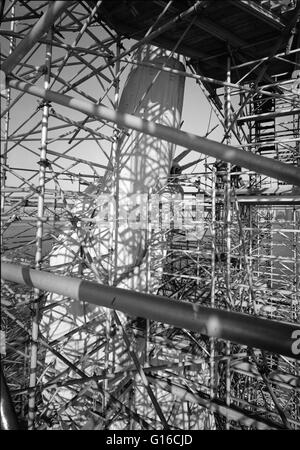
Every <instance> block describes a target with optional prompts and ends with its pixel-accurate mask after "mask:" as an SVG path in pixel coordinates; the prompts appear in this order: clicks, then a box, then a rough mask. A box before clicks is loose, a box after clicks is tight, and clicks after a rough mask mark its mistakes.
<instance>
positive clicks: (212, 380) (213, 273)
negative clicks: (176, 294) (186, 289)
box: [209, 167, 216, 429]
mask: <svg viewBox="0 0 300 450" xmlns="http://www.w3.org/2000/svg"><path fill="white" fill-rule="evenodd" d="M211 239H212V248H211V292H210V296H211V297H210V306H211V307H212V308H214V307H215V292H216V168H215V167H213V168H212V198H211ZM209 346H210V357H209V369H210V386H209V388H210V389H209V395H210V399H211V400H213V399H214V397H215V338H214V337H210V338H209ZM212 424H213V411H210V427H209V428H210V429H213V428H212Z"/></svg>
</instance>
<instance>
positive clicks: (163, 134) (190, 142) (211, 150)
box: [8, 79, 300, 186]
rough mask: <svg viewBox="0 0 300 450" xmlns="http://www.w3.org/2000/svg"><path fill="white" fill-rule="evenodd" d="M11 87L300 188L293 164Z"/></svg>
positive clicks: (58, 96)
mask: <svg viewBox="0 0 300 450" xmlns="http://www.w3.org/2000/svg"><path fill="white" fill-rule="evenodd" d="M8 85H9V86H10V87H12V88H15V89H18V90H20V91H25V92H27V93H28V94H31V95H35V96H37V97H40V98H44V99H45V100H48V101H51V102H54V103H59V104H60V105H63V106H67V107H69V108H72V109H74V110H76V111H81V112H83V113H86V114H87V115H90V116H93V117H95V118H99V119H104V120H108V121H111V122H113V123H116V124H118V126H119V127H121V128H122V127H125V128H132V129H134V130H137V131H140V132H142V133H145V134H148V135H150V136H155V137H157V138H160V139H164V140H166V141H168V142H172V143H174V144H176V145H181V146H183V147H187V148H190V149H191V150H194V151H197V152H199V153H204V154H206V155H209V156H212V157H214V158H217V159H221V160H222V161H225V162H230V163H234V164H237V165H239V166H241V167H245V168H247V169H249V170H253V171H256V172H257V173H261V174H264V175H267V176H269V177H272V178H276V179H278V180H282V181H285V182H287V183H289V184H294V185H297V186H300V170H299V168H297V167H294V166H292V165H290V164H285V163H282V162H279V161H276V160H273V159H270V158H266V157H264V156H259V155H256V154H253V153H250V152H246V151H244V150H241V149H238V148H235V147H232V146H228V145H224V144H221V143H219V142H215V141H211V140H209V139H206V138H202V137H200V136H197V135H195V134H192V133H186V132H184V131H181V130H177V129H174V128H172V127H167V126H165V125H160V124H157V123H154V122H151V121H148V120H145V119H141V118H139V117H136V116H133V115H131V114H126V113H125V114H124V113H121V112H119V111H114V110H110V109H109V108H106V107H103V106H98V105H95V104H93V103H91V102H88V101H82V100H79V99H76V98H74V97H70V96H68V95H63V94H58V93H56V92H53V91H50V90H45V89H42V88H39V87H37V86H33V85H31V84H29V83H24V82H22V81H17V80H12V79H10V80H9V82H8Z"/></svg>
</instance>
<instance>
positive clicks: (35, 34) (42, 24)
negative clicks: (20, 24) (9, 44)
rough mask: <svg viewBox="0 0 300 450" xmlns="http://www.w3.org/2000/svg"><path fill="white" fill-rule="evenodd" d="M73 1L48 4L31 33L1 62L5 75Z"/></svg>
mask: <svg viewBox="0 0 300 450" xmlns="http://www.w3.org/2000/svg"><path fill="white" fill-rule="evenodd" d="M73 3H74V2H73V1H55V2H50V3H49V6H48V9H47V11H46V12H45V13H44V15H43V16H42V17H41V18H40V19H39V20H38V22H37V23H36V24H35V25H34V26H33V28H32V29H31V31H30V32H29V33H28V34H27V36H25V38H24V39H23V40H22V41H21V42H20V43H19V45H18V46H17V47H16V48H15V50H14V51H13V52H12V54H11V55H9V56H8V58H7V59H6V60H5V61H4V62H3V64H2V67H1V69H2V70H3V72H5V73H6V74H9V73H11V72H12V71H13V69H14V68H15V67H16V66H17V64H18V63H19V62H20V61H21V60H22V58H23V57H24V56H25V55H26V54H27V53H28V52H29V50H31V49H32V47H33V46H34V45H35V44H36V43H37V42H38V40H39V39H40V38H41V37H42V36H43V35H44V34H45V33H46V32H47V31H48V30H49V28H50V27H51V26H52V25H53V24H54V22H55V21H56V19H57V18H58V17H59V16H60V15H61V14H62V13H63V12H64V10H65V9H66V8H68V7H70V6H71V5H72V4H73Z"/></svg>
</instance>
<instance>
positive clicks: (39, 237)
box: [28, 31, 52, 430]
mask: <svg viewBox="0 0 300 450" xmlns="http://www.w3.org/2000/svg"><path fill="white" fill-rule="evenodd" d="M51 37H52V32H51V31H49V33H48V38H49V41H50V43H49V44H47V45H46V60H45V65H46V74H45V79H44V88H45V89H48V87H49V84H50V73H51V59H52V46H51ZM48 118H49V104H48V103H47V102H45V103H44V106H43V117H42V131H41V134H42V135H41V152H40V160H39V165H40V171H39V194H38V209H37V228H36V253H35V268H36V269H37V270H40V269H41V262H42V249H43V227H44V224H43V220H42V218H43V216H44V203H45V177H46V167H47V135H48ZM39 296H40V291H39V289H34V299H35V300H36V303H35V304H34V305H33V319H32V329H31V339H32V342H31V354H30V377H29V388H34V387H35V384H36V375H37V374H36V370H37V353H38V335H39V315H40V313H39V303H38V301H37V300H38V298H39ZM34 418H35V390H34V389H32V391H30V393H29V402H28V429H29V430H30V429H33V427H34Z"/></svg>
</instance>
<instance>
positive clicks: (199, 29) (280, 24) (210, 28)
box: [90, 0, 300, 82]
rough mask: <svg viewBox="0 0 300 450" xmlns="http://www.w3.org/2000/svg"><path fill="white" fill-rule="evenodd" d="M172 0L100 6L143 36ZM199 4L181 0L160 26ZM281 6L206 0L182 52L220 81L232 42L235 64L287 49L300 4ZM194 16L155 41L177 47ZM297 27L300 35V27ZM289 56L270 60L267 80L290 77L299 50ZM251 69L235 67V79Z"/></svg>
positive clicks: (115, 24)
mask: <svg viewBox="0 0 300 450" xmlns="http://www.w3.org/2000/svg"><path fill="white" fill-rule="evenodd" d="M90 3H91V6H92V5H94V4H95V3H96V2H95V0H93V1H91V2H90ZM167 3H168V1H167V0H147V1H140V0H138V1H137V0H118V1H115V0H113V1H112V0H104V1H103V2H102V4H101V6H100V8H99V13H98V18H99V19H100V20H101V21H102V22H104V23H106V24H107V25H108V26H109V27H111V28H112V29H113V30H115V31H116V32H118V33H119V34H120V35H122V36H126V37H128V38H132V39H136V40H139V39H141V38H142V37H143V36H144V35H145V34H146V32H147V30H148V29H149V28H150V26H151V25H153V24H154V22H155V20H156V19H157V17H158V16H159V14H160V13H161V12H162V11H163V9H164V7H165V6H166V5H167ZM195 3H196V0H175V1H174V2H173V5H172V7H170V8H169V10H168V11H167V13H166V14H165V15H164V16H163V18H162V20H160V21H159V22H158V24H157V25H156V26H155V27H154V29H155V30H156V29H157V28H159V27H160V26H161V25H164V24H165V23H167V22H168V21H169V20H170V19H172V18H174V17H175V16H176V15H177V14H180V13H181V12H182V11H185V10H187V9H188V8H190V7H191V6H193V5H194V4H195ZM272 5H273V7H272ZM276 5H277V7H275V6H274V2H270V1H258V0H222V1H218V0H206V1H202V4H201V8H200V11H198V13H197V18H196V19H195V21H194V22H193V25H192V26H191V27H190V29H189V30H188V32H187V33H186V34H185V36H184V38H183V40H182V41H181V42H180V44H179V46H178V47H177V52H178V53H180V54H182V55H185V56H186V57H188V58H191V63H192V64H193V66H194V67H195V69H196V71H197V72H198V73H200V74H202V75H205V76H208V77H212V78H215V79H218V80H225V78H226V60H227V55H228V47H230V52H231V54H232V60H233V61H234V62H233V64H234V65H239V64H242V63H245V62H247V61H252V60H257V59H259V58H263V57H269V56H270V55H271V54H272V51H273V50H275V53H276V54H277V53H280V52H285V51H286V49H287V46H288V42H289V39H290V37H291V32H290V30H289V29H288V28H289V24H290V22H291V21H292V20H293V17H295V15H296V14H297V11H298V12H299V8H300V4H299V2H298V3H297V6H296V7H295V5H296V3H294V5H293V4H291V3H290V4H289V3H288V2H286V1H283V0H282V1H277V2H276ZM191 20H192V19H191V18H190V19H187V20H182V21H179V22H177V23H176V24H175V26H174V27H172V29H171V30H168V31H167V32H165V33H163V34H161V35H160V36H158V37H157V38H156V39H154V40H153V41H152V42H153V44H155V45H157V46H160V47H163V48H166V49H169V50H172V49H173V48H174V46H175V45H176V44H177V42H178V40H179V39H180V38H181V37H182V36H183V33H184V32H185V31H186V29H187V27H188V25H189V24H190V22H191ZM297 32H298V35H299V29H298V31H297ZM298 40H299V37H298ZM290 44H291V45H290V50H293V49H295V48H296V47H297V33H296V35H295V36H294V38H293V39H292V40H291V41H290ZM284 58H285V59H286V60H287V61H291V63H289V62H287V61H282V60H279V59H272V60H271V61H268V64H267V71H266V75H265V77H264V80H263V81H265V82H268V81H270V80H271V76H272V75H275V74H283V73H286V75H285V76H283V78H281V79H284V78H285V77H286V78H288V77H290V75H291V73H292V72H293V70H294V67H295V66H294V65H293V64H292V62H294V61H295V58H296V54H295V53H291V54H287V55H285V56H284ZM298 58H299V56H298ZM261 69H262V65H260V66H259V67H258V69H257V70H254V71H253V72H252V73H251V74H250V76H248V77H247V79H246V80H245V81H250V80H253V79H255V78H256V77H257V75H258V74H259V72H260V70H261ZM248 70H249V66H248V67H243V68H239V69H234V70H233V71H232V81H233V82H236V81H237V80H239V79H240V78H241V77H242V76H244V75H245V74H246V73H247V72H248Z"/></svg>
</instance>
